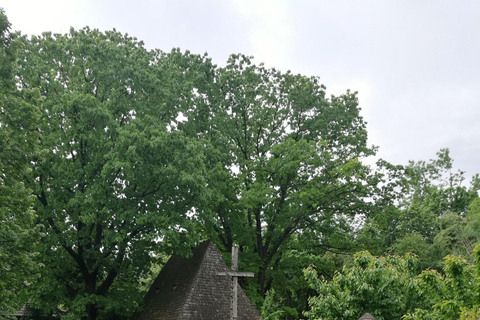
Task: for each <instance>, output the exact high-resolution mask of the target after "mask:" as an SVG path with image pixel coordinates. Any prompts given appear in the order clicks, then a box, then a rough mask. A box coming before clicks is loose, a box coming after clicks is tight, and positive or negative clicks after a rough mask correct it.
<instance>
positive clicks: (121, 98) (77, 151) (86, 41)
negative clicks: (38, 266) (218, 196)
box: [18, 28, 208, 319]
mask: <svg viewBox="0 0 480 320" xmlns="http://www.w3.org/2000/svg"><path fill="white" fill-rule="evenodd" d="M22 40H23V45H24V50H23V52H24V54H23V55H21V56H20V57H19V59H18V61H19V65H20V69H19V73H18V77H19V80H20V83H21V86H22V88H23V89H29V88H38V90H40V93H41V95H42V96H43V97H45V103H44V104H43V107H42V109H41V118H40V121H39V124H38V130H39V131H40V132H41V133H42V138H41V141H40V144H41V148H42V149H45V150H47V151H48V152H47V154H46V156H45V157H44V159H39V160H38V161H36V162H34V163H33V164H32V173H31V174H30V175H29V179H28V186H29V187H30V188H32V189H33V192H34V194H35V196H36V198H37V202H36V205H35V209H36V211H37V214H38V216H39V222H40V223H41V224H43V227H44V232H45V236H44V237H42V241H41V246H40V249H39V250H40V253H41V261H42V263H43V265H44V266H45V267H44V268H43V269H42V272H41V279H40V280H39V281H38V282H37V283H36V284H35V285H34V286H32V307H36V308H40V309H42V310H43V312H55V308H56V306H57V305H59V304H62V305H63V306H64V307H65V308H66V309H68V312H69V314H71V315H74V316H77V317H81V318H82V319H96V318H97V317H98V318H102V319H106V318H109V317H111V318H115V319H119V318H121V317H122V316H128V315H130V314H131V313H132V312H133V311H134V310H135V308H136V306H137V303H138V301H139V300H140V299H141V297H142V296H141V292H140V291H139V288H140V285H139V284H138V280H139V279H140V277H147V273H148V272H149V270H148V268H149V266H150V265H151V261H152V260H155V253H156V252H163V253H167V254H168V253H171V252H178V253H184V254H186V253H188V252H189V246H190V245H192V244H194V243H195V241H196V240H197V235H196V234H194V233H193V232H192V230H193V225H194V220H195V219H194V218H195V210H194V208H195V206H196V201H200V200H199V199H201V197H202V192H203V191H202V190H203V188H204V185H205V182H204V178H203V176H204V174H203V168H204V166H203V150H202V148H201V147H202V145H201V144H200V143H199V142H197V141H196V140H194V139H189V138H187V137H185V135H184V134H183V133H182V132H180V131H179V130H177V125H176V119H177V117H178V115H179V114H180V112H181V111H182V110H183V109H187V108H189V107H191V106H190V104H191V103H192V99H191V98H190V96H191V94H192V91H193V89H192V84H191V83H190V82H186V81H184V80H185V79H184V74H182V73H180V72H178V70H177V69H182V68H183V66H179V65H178V62H179V61H177V60H178V59H177V60H176V57H177V56H178V55H177V54H176V53H175V51H174V52H173V53H172V54H170V55H168V54H164V53H162V52H160V51H147V50H146V49H145V48H144V47H143V43H142V42H139V41H137V40H136V39H135V38H131V37H129V36H128V35H122V34H120V33H118V32H116V31H107V32H105V33H102V32H99V31H98V30H90V29H88V28H85V29H82V30H79V31H76V30H73V29H71V30H70V33H68V34H64V35H60V34H54V35H52V34H51V33H44V34H43V35H42V36H41V37H36V36H33V37H32V38H31V39H27V38H26V37H23V38H22ZM187 56H189V57H190V60H191V61H193V62H196V63H203V62H204V61H203V60H204V59H203V58H202V57H198V56H194V55H187ZM205 63H206V64H208V63H207V62H205Z"/></svg>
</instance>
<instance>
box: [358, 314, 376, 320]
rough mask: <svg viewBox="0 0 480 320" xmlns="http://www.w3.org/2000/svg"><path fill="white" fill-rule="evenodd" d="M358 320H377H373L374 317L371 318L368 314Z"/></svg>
mask: <svg viewBox="0 0 480 320" xmlns="http://www.w3.org/2000/svg"><path fill="white" fill-rule="evenodd" d="M358 320H377V319H375V317H374V316H372V315H371V314H370V313H365V314H364V315H363V316H361V317H360V318H358Z"/></svg>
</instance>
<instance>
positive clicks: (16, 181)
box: [0, 8, 40, 318]
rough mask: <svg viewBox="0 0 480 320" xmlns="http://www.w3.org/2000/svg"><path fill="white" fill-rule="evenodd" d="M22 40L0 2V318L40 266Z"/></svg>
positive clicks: (33, 141)
mask: <svg viewBox="0 0 480 320" xmlns="http://www.w3.org/2000/svg"><path fill="white" fill-rule="evenodd" d="M19 49H22V48H21V44H20V43H19V41H18V40H17V39H16V37H15V34H12V33H11V32H10V23H9V21H8V18H7V16H6V15H5V12H4V11H3V9H1V8H0V318H3V317H6V316H8V315H9V314H12V311H16V309H18V308H19V307H21V303H22V302H24V301H25V300H24V299H18V296H17V294H18V292H19V291H22V288H24V284H26V283H27V281H30V280H31V279H32V276H33V272H34V271H35V269H36V265H35V263H33V262H32V257H33V255H34V248H33V244H34V243H35V241H36V239H37V234H38V230H37V228H36V226H35V223H34V217H35V214H34V211H33V210H32V205H33V200H34V199H33V198H32V195H31V190H30V189H28V188H27V187H26V186H25V184H24V176H25V174H26V173H27V171H28V165H29V163H30V162H31V161H32V160H33V159H34V158H35V157H36V156H37V151H38V146H37V145H38V132H37V130H36V121H37V119H38V110H37V108H38V106H39V105H40V95H39V94H38V90H35V89H32V90H30V89H23V90H19V89H18V88H17V87H16V83H15V71H16V67H17V65H16V59H17V53H18V51H19Z"/></svg>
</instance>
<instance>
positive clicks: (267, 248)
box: [181, 55, 382, 306]
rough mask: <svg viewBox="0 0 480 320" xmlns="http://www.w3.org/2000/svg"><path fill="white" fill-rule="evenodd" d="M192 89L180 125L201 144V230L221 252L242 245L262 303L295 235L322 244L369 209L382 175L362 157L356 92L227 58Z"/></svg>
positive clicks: (365, 150) (344, 232)
mask: <svg viewBox="0 0 480 320" xmlns="http://www.w3.org/2000/svg"><path fill="white" fill-rule="evenodd" d="M196 94H197V97H198V98H199V99H198V102H197V103H196V104H195V106H194V107H193V108H191V109H190V110H188V111H186V112H185V114H184V115H185V117H186V118H187V120H186V121H185V122H183V123H182V124H181V128H182V130H184V131H185V132H187V133H188V134H189V135H191V136H195V137H201V138H202V139H204V140H205V141H208V143H207V144H206V148H207V149H208V151H207V152H208V155H209V162H208V163H207V170H208V175H207V183H208V186H209V190H210V192H211V193H210V197H211V200H210V202H209V206H208V208H200V209H201V210H200V211H201V212H200V217H201V218H202V217H203V214H205V216H206V218H205V219H203V221H204V228H205V231H204V232H205V234H207V235H209V236H211V237H212V238H214V239H216V240H215V241H216V244H217V246H218V247H219V248H220V249H221V250H222V251H223V252H228V251H229V250H230V247H231V246H232V244H235V243H238V244H240V250H241V252H242V253H243V254H244V255H245V257H246V258H247V260H248V264H247V265H245V266H244V268H250V269H251V270H254V271H255V272H256V274H257V277H256V284H255V285H254V286H255V290H256V291H257V293H258V295H259V296H260V299H259V300H258V301H261V299H262V298H263V297H265V295H266V293H267V291H268V290H269V289H270V288H271V286H272V283H273V281H274V279H273V274H274V272H276V271H278V268H279V267H281V266H282V265H283V264H281V263H280V261H281V260H282V255H283V254H288V253H287V252H286V251H283V249H286V248H287V243H288V241H289V239H291V238H292V236H293V235H295V234H306V233H308V234H309V235H310V236H311V237H312V238H315V240H316V241H314V242H315V243H317V244H318V245H319V246H323V247H324V248H329V247H331V246H334V245H335V244H337V243H336V241H335V240H334V239H335V235H337V236H343V237H349V236H351V234H349V232H350V231H351V227H352V219H353V218H354V217H355V216H357V215H359V214H362V213H367V212H369V211H372V210H374V208H376V207H377V205H378V203H377V200H378V199H379V198H380V196H379V195H380V189H379V181H380V180H381V179H382V178H381V176H380V175H378V174H377V173H376V172H373V170H372V169H371V168H370V167H368V166H366V165H364V164H362V159H364V158H366V157H368V156H371V155H373V154H375V148H373V147H369V146H367V132H366V124H365V122H364V121H363V119H362V117H361V116H360V109H359V107H358V99H357V96H356V93H352V92H350V91H347V92H346V93H345V94H343V95H341V96H339V97H334V96H332V97H330V98H328V97H326V93H325V87H324V86H322V85H321V84H320V83H319V79H318V78H317V77H310V78H308V77H305V76H302V75H294V74H292V73H290V72H287V73H281V72H279V71H277V70H275V69H267V68H265V67H264V66H262V65H259V66H257V65H255V64H253V63H252V61H251V58H250V57H246V56H243V55H232V56H231V57H230V59H229V61H228V63H227V66H226V67H224V68H216V70H215V80H214V81H213V83H211V84H210V85H206V86H203V87H199V88H198V91H197V93H196ZM305 250H308V249H305ZM312 253H313V251H312ZM244 260H245V259H244ZM247 287H248V286H247ZM248 290H249V289H248V288H247V291H248ZM277 292H278V290H277ZM251 298H252V296H251ZM253 300H255V301H257V299H256V298H254V299H253ZM260 304H261V302H260ZM257 306H258V305H257Z"/></svg>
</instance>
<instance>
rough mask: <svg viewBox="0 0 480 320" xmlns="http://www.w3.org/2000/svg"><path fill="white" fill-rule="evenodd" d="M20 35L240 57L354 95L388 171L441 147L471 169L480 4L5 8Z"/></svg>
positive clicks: (219, 59) (15, 2) (208, 1)
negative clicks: (98, 39) (79, 34)
mask: <svg viewBox="0 0 480 320" xmlns="http://www.w3.org/2000/svg"><path fill="white" fill-rule="evenodd" d="M0 6H3V8H4V9H5V11H6V14H7V16H8V18H9V20H10V22H11V23H12V25H13V29H14V30H20V31H22V33H23V34H29V35H31V34H40V33H41V32H43V31H53V32H60V33H66V32H68V31H69V29H70V26H73V27H75V28H76V29H78V28H82V27H84V26H87V25H88V26H89V27H90V28H98V29H100V30H108V29H112V28H116V29H117V30H118V31H120V32H122V33H128V34H129V35H132V36H135V37H137V38H138V39H139V40H143V41H144V42H145V44H146V46H147V47H148V48H159V49H161V50H163V51H170V50H171V49H172V48H173V47H180V48H181V49H182V50H186V49H188V50H190V51H192V52H194V53H204V52H208V54H209V55H210V56H211V57H212V58H213V61H214V63H216V64H219V65H223V64H224V63H225V62H226V60H227V58H228V56H229V55H230V54H231V53H244V54H247V55H252V56H254V57H255V60H254V61H255V62H256V63H260V62H264V63H265V65H266V66H268V67H275V68H277V69H280V70H282V71H287V70H291V71H292V72H294V73H301V74H304V75H308V76H310V75H316V76H320V78H321V81H322V83H323V84H325V85H326V86H327V93H329V94H340V93H343V92H345V91H346V90H347V89H351V90H352V91H358V92H359V100H360V106H361V108H362V115H363V117H364V118H365V119H366V121H367V122H368V133H369V141H370V144H374V145H376V146H379V147H380V150H379V153H378V155H379V156H380V157H381V158H384V159H386V160H388V161H390V162H392V163H394V164H406V163H407V162H408V160H416V161H418V160H428V159H431V158H434V157H435V153H436V152H437V151H438V150H439V149H440V148H449V149H450V152H451V156H452V157H453V159H454V160H455V162H454V166H455V169H462V170H465V171H467V173H466V176H467V177H468V180H469V179H470V178H469V177H470V176H471V175H472V174H474V173H478V172H480V1H479V0H462V1H453V0H452V1H445V0H436V1H433V0H429V1H427V0H402V1H400V0H391V1H385V0H370V1H367V0H363V1H362V0H342V1H335V0H330V1H324V0H292V1H288V0H256V1H254V0H242V1H240V0H238V1H237V0H231V1H229V0H203V1H202V0H185V1H182V0H177V1H174V0H170V1H167V0H157V1H154V0H136V1H124V0H122V1H120V0H116V1H113V0H96V1H93V0H84V1H77V0H68V1H66V0H42V1H39V0H29V1H26V0H3V1H2V2H1V3H0Z"/></svg>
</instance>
